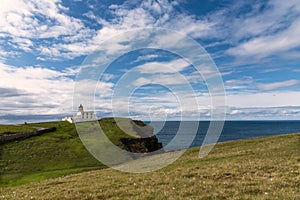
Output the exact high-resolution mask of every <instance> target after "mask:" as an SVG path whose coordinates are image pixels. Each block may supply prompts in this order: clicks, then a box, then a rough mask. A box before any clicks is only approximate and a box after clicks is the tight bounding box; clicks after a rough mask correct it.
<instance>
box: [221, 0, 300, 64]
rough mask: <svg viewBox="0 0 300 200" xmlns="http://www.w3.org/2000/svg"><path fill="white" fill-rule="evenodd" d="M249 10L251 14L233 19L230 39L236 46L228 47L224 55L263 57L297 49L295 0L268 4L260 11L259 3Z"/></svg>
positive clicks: (297, 9) (299, 5)
mask: <svg viewBox="0 0 300 200" xmlns="http://www.w3.org/2000/svg"><path fill="white" fill-rule="evenodd" d="M252 8H253V10H254V11H253V10H252V11H251V12H250V13H247V15H244V16H242V17H240V18H235V19H233V21H234V23H233V25H232V30H231V32H232V40H233V41H236V42H237V46H235V47H232V48H229V49H228V50H227V51H226V53H227V54H229V55H233V56H236V57H249V58H251V59H252V58H253V56H255V57H256V58H265V57H268V56H272V55H280V54H285V53H286V52H288V51H291V50H293V49H294V48H297V47H299V46H300V39H299V36H298V35H299V34H298V33H299V32H300V22H299V21H300V18H299V13H300V3H299V1H294V0H293V1H288V2H284V1H278V0H276V1H270V2H269V3H268V4H267V5H266V6H265V8H264V9H263V11H261V9H262V8H261V5H260V4H258V5H257V6H256V7H255V5H254V6H252ZM287 55H288V54H287Z"/></svg>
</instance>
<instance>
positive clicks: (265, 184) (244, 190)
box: [0, 134, 300, 199]
mask: <svg viewBox="0 0 300 200" xmlns="http://www.w3.org/2000/svg"><path fill="white" fill-rule="evenodd" d="M299 146H300V134H289V135H281V136H274V137H265V138H255V139H248V140H240V141H232V142H224V143H220V144H217V145H216V147H215V148H214V149H213V151H212V152H211V153H210V154H209V155H208V156H207V157H205V158H204V159H198V151H199V148H193V149H190V150H188V151H187V152H186V153H185V154H184V156H183V157H181V158H180V159H179V160H177V161H176V162H175V163H173V164H172V165H170V166H168V167H166V168H164V169H161V170H159V171H156V172H151V173H146V174H130V173H123V172H119V171H116V170H113V169H103V170H95V171H90V172H84V173H81V174H74V175H70V176H66V177H62V178H57V179H51V180H46V181H42V182H40V183H33V184H27V185H22V186H17V187H10V188H3V189H0V193H1V195H2V198H3V199H300V191H299V188H300V170H299V169H300V148H299ZM157 158H160V157H159V156H158V157H157ZM154 160H155V159H154ZM0 198H1V196H0Z"/></svg>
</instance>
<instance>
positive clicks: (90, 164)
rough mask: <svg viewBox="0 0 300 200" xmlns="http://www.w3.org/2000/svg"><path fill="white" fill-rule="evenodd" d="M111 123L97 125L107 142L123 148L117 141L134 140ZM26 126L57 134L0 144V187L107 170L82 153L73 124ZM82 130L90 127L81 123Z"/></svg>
mask: <svg viewBox="0 0 300 200" xmlns="http://www.w3.org/2000/svg"><path fill="white" fill-rule="evenodd" d="M124 120H125V119H124ZM113 121H114V120H113V119H110V118H107V119H102V120H101V121H100V125H101V127H102V128H103V130H104V132H105V133H107V136H108V138H110V140H111V141H112V142H113V143H115V144H116V145H119V146H120V147H122V144H121V143H120V138H123V137H133V136H129V135H127V134H125V133H124V132H123V131H122V130H120V129H119V128H118V127H117V126H116V124H115V123H113ZM125 121H126V120H125ZM127 121H128V120H127ZM27 126H28V127H43V128H49V127H56V128H57V130H56V131H55V132H51V133H46V134H43V135H40V136H34V137H30V138H27V139H22V140H18V141H13V142H8V143H4V144H0V145H1V146H0V153H1V154H0V156H1V159H0V187H8V186H14V185H20V184H25V183H30V182H36V181H41V180H45V179H48V178H55V177H59V176H64V175H68V174H72V173H79V172H83V171H88V170H91V169H103V168H105V167H106V166H104V165H103V164H101V163H100V162H98V161H97V160H96V159H95V158H94V157H92V156H91V155H90V153H89V152H88V151H87V150H86V149H85V147H84V146H83V144H82V142H81V140H80V138H79V137H78V134H77V132H76V129H75V125H74V124H70V123H68V122H62V121H61V122H45V123H34V124H28V125H27ZM84 126H90V123H84ZM1 127H5V130H12V129H13V128H15V126H12V125H3V126H0V132H1V131H2V129H1ZM18 128H19V127H18ZM25 128H27V127H25ZM18 130H26V129H18ZM2 132H3V131H2ZM133 134H134V133H133Z"/></svg>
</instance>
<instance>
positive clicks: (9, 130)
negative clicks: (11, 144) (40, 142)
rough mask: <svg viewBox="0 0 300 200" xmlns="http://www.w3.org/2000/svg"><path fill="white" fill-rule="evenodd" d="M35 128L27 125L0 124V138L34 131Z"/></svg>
mask: <svg viewBox="0 0 300 200" xmlns="http://www.w3.org/2000/svg"><path fill="white" fill-rule="evenodd" d="M35 130H36V129H35V128H32V127H30V126H28V125H25V124H24V125H2V124H0V136H3V135H9V134H15V133H23V132H32V131H35Z"/></svg>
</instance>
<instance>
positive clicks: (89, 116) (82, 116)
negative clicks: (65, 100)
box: [62, 104, 98, 123]
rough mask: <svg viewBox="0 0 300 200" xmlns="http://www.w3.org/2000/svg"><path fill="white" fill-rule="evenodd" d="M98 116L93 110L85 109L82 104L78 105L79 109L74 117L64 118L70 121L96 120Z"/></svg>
mask: <svg viewBox="0 0 300 200" xmlns="http://www.w3.org/2000/svg"><path fill="white" fill-rule="evenodd" d="M97 119H98V118H97V117H96V115H95V114H94V112H93V111H84V110H83V106H82V104H80V106H79V107H78V111H77V113H76V115H75V116H74V117H65V118H63V119H62V120H63V121H68V122H70V123H75V122H87V121H94V120H97Z"/></svg>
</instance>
